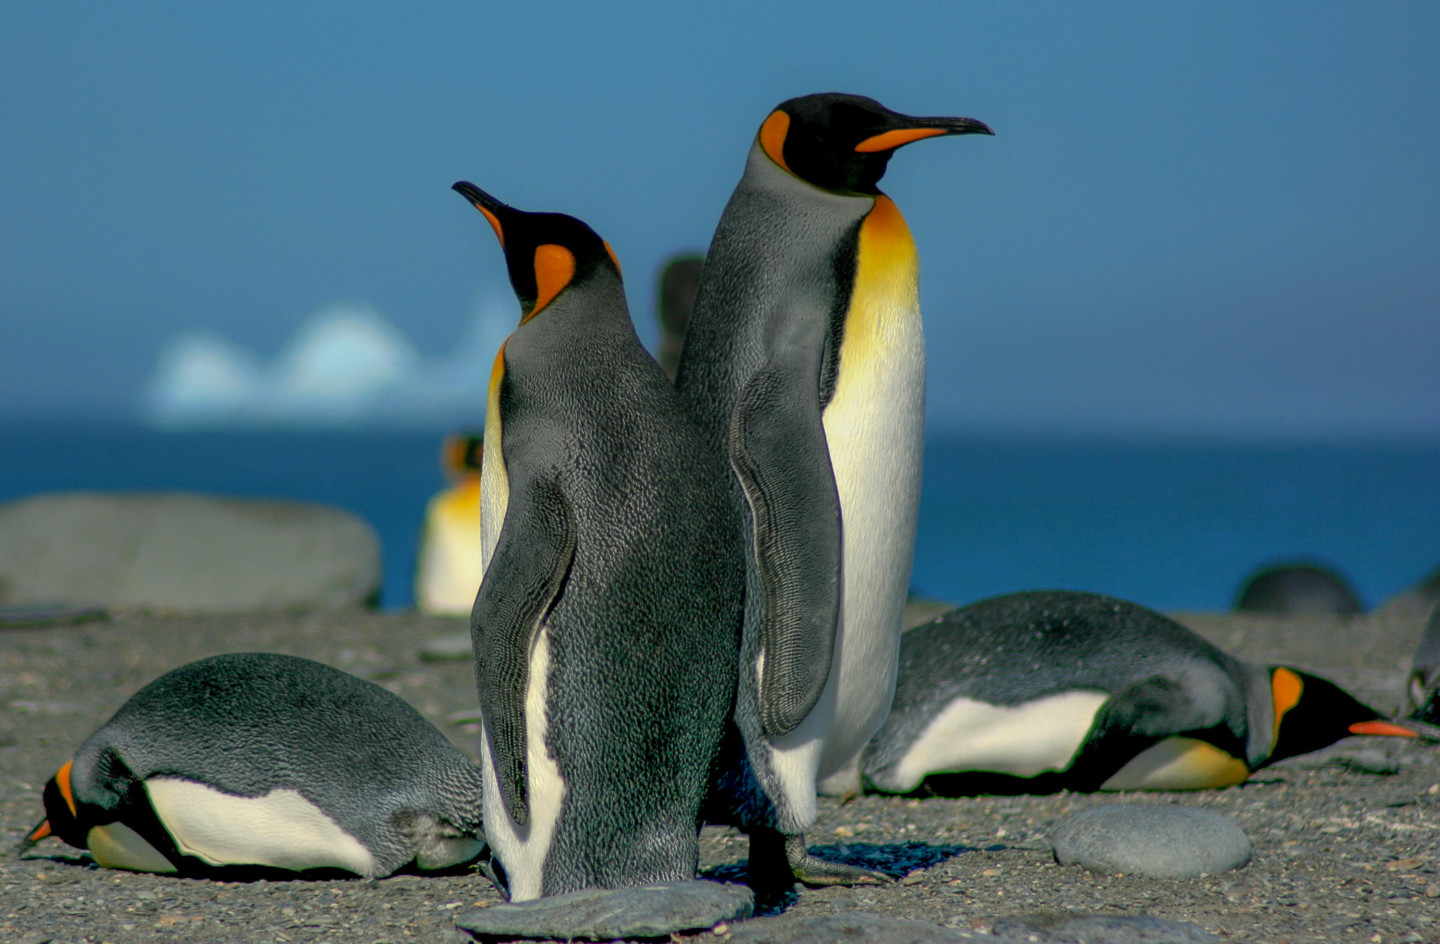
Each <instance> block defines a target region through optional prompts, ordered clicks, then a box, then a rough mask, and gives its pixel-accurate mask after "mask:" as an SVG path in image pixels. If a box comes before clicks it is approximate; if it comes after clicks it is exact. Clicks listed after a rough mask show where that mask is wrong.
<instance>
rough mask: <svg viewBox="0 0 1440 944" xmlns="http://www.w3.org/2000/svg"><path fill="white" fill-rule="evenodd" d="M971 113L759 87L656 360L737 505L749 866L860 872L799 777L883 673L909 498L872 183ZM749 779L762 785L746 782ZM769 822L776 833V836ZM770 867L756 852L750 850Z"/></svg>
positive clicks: (907, 441)
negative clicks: (671, 357)
mask: <svg viewBox="0 0 1440 944" xmlns="http://www.w3.org/2000/svg"><path fill="white" fill-rule="evenodd" d="M975 133H980V134H991V133H993V132H991V131H990V129H989V128H988V127H987V126H986V125H984V124H983V123H981V122H979V121H976V120H974V119H971V118H912V117H909V116H906V115H901V114H897V113H896V112H893V111H890V110H889V109H887V108H885V107H884V106H882V105H881V104H880V103H878V102H876V101H874V100H872V99H869V98H861V97H859V96H855V95H842V94H835V93H831V94H821V95H808V96H805V97H802V98H794V99H790V100H789V101H786V102H783V103H782V104H780V105H779V106H778V107H777V108H776V109H775V110H774V111H773V112H771V113H770V115H769V117H767V118H766V119H765V121H764V123H763V124H762V125H761V127H760V131H759V133H758V135H757V136H756V138H755V141H754V144H753V145H752V146H751V148H750V154H749V157H748V159H747V163H746V167H745V173H744V175H743V176H742V177H741V179H740V184H739V186H738V187H736V189H735V192H734V194H733V195H732V196H731V197H730V202H729V204H728V205H727V206H726V208H725V212H724V215H723V216H722V217H721V219H720V223H719V226H718V228H717V229H716V232H715V237H714V240H713V241H712V242H711V244H710V250H709V253H708V254H707V257H706V261H705V266H704V271H703V272H702V274H701V277H700V287H699V293H698V297H697V298H696V302H695V310H694V313H693V315H692V318H691V322H690V327H689V330H688V333H687V335H686V339H685V346H684V349H683V350H682V352H681V356H680V367H679V373H678V376H677V379H676V385H677V389H678V390H679V391H680V394H681V397H682V398H683V400H684V402H685V405H686V408H687V409H688V410H689V411H690V412H691V415H693V416H695V417H696V418H697V419H698V420H699V422H700V424H701V426H702V427H703V428H704V430H705V434H706V435H707V436H708V437H709V441H710V444H711V446H712V448H714V449H716V450H720V451H721V452H722V454H727V455H728V456H729V459H730V463H731V466H732V467H733V469H734V473H735V474H734V480H735V489H734V491H735V496H734V500H735V501H736V502H737V504H738V505H739V507H740V509H741V511H742V516H743V520H744V522H745V527H746V532H745V557H746V594H745V630H744V636H743V643H742V652H741V670H740V671H741V678H740V692H739V698H738V701H737V706H736V718H735V720H736V724H737V726H738V729H739V735H740V738H741V739H742V740H743V743H744V753H745V755H746V758H747V761H741V762H740V764H741V766H744V765H745V764H746V763H747V762H748V768H749V770H748V771H747V772H745V773H744V775H743V778H744V779H745V780H746V781H747V782H748V781H749V775H750V774H753V776H754V779H755V781H758V786H759V787H760V788H761V790H763V793H764V798H765V800H762V801H760V802H759V804H758V806H759V807H768V808H766V809H759V808H757V804H756V803H755V802H754V800H755V791H754V790H753V789H748V788H745V789H742V788H740V787H738V786H737V781H736V779H735V778H732V780H731V782H729V783H726V784H722V785H721V786H720V788H719V793H720V794H722V795H728V796H730V797H732V798H734V801H733V802H732V804H731V805H732V807H733V808H732V809H731V810H730V811H729V812H721V813H718V814H717V812H716V811H711V814H710V815H711V816H712V817H714V818H723V817H724V816H729V818H730V820H731V821H732V822H735V823H736V824H737V825H740V826H742V828H745V829H747V830H748V831H749V832H750V836H751V862H752V868H753V867H754V866H755V865H756V864H761V865H762V866H763V864H764V863H766V862H774V861H776V857H777V856H778V855H779V853H780V852H781V851H782V850H783V854H784V857H785V862H786V865H788V874H787V873H784V872H783V871H781V868H780V866H779V865H778V863H777V864H776V865H775V866H774V868H775V870H776V872H777V873H779V874H782V875H786V877H790V878H794V879H799V880H801V881H804V882H806V883H807V884H837V883H852V882H859V881H876V880H879V879H880V876H877V875H875V874H874V873H868V872H864V871H862V870H858V869H853V868H849V867H844V866H836V865H834V864H831V863H826V862H823V861H821V860H819V859H816V858H815V857H813V856H810V855H809V854H808V852H807V851H806V847H805V839H804V835H803V833H804V831H805V830H806V829H807V828H808V827H809V826H810V825H811V823H813V821H814V818H815V812H816V799H815V790H816V782H817V779H824V778H827V777H829V776H831V775H832V774H835V773H837V772H841V771H844V770H845V769H846V765H847V763H848V762H849V761H850V760H851V759H852V758H853V757H854V755H855V754H856V753H857V752H858V751H859V750H860V749H861V748H862V747H863V746H864V745H865V743H866V741H867V740H868V739H869V738H870V735H871V734H872V733H874V731H875V729H876V728H877V727H878V726H879V725H880V723H881V722H882V721H883V720H884V718H885V713H886V710H887V709H888V708H889V706H890V699H891V695H892V693H893V690H894V686H895V665H896V658H897V653H898V650H899V644H900V620H901V612H902V610H903V608H904V605H905V596H906V590H907V587H908V584H909V579H910V566H911V559H912V556H913V548H914V540H915V523H916V516H917V509H918V502H919V498H920V464H921V451H922V446H923V438H924V429H923V425H924V408H925V344H924V336H923V332H922V329H921V323H920V310H919V290H918V261H917V257H916V252H915V244H914V242H913V240H912V239H911V237H910V231H909V229H908V227H907V226H906V225H905V220H904V218H903V217H902V216H901V215H900V211H899V210H898V209H897V208H896V207H895V204H894V203H893V202H892V201H891V200H890V199H889V198H888V197H886V196H885V195H884V194H882V193H881V192H880V191H879V190H878V189H877V188H876V184H877V183H878V182H879V180H880V178H881V176H882V175H883V174H884V173H885V166H886V164H887V163H888V162H889V160H890V156H891V154H893V153H894V151H895V149H896V148H899V147H901V146H902V145H905V144H908V143H910V142H912V141H918V140H921V139H922V138H929V137H935V136H939V135H954V134H975ZM766 800H768V803H767V802H765V801H766ZM782 837H783V839H782ZM763 867H767V868H768V867H769V866H763Z"/></svg>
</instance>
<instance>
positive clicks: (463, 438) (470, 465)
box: [440, 433, 485, 481]
mask: <svg viewBox="0 0 1440 944" xmlns="http://www.w3.org/2000/svg"><path fill="white" fill-rule="evenodd" d="M484 452H485V437H484V436H483V435H481V434H480V433H452V434H450V435H449V436H446V437H445V444H444V445H443V446H442V447H441V449H440V468H441V470H442V471H443V472H444V473H445V475H446V476H447V477H448V478H450V479H451V480H454V481H459V480H462V479H465V478H467V477H470V476H475V475H479V474H480V457H481V456H482V455H483V454H484Z"/></svg>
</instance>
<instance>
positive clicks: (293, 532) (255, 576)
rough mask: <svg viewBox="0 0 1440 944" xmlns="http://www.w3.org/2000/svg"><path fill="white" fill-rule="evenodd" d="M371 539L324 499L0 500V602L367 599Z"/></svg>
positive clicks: (323, 604) (241, 603)
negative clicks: (0, 502) (318, 501)
mask: <svg viewBox="0 0 1440 944" xmlns="http://www.w3.org/2000/svg"><path fill="white" fill-rule="evenodd" d="M379 586H380V542H379V539H378V538H376V536H375V532H374V530H373V529H372V528H371V527H370V526H369V525H368V524H367V523H365V522H364V521H362V520H361V519H359V518H357V517H355V516H354V515H352V514H349V513H348V512H344V511H340V510H338V509H335V508H328V507H325V506H323V505H314V504H305V503H300V502H283V501H253V500H244V499H236V498H219V497H212V496H204V495H190V494H180V493H170V494H106V493H90V492H74V493H65V494H54V495H38V496H35V497H32V498H26V499H23V500H21V501H17V502H11V503H9V504H6V505H0V604H4V605H7V606H18V605H34V604H51V605H54V604H61V605H72V606H97V605H98V606H118V607H133V608H137V609H144V610H152V611H168V612H191V613H200V612H235V611H244V610H280V609H311V608H315V609H329V608H338V607H345V606H353V605H356V604H362V603H365V602H368V601H371V600H373V599H374V597H375V595H376V594H377V592H378V590H379Z"/></svg>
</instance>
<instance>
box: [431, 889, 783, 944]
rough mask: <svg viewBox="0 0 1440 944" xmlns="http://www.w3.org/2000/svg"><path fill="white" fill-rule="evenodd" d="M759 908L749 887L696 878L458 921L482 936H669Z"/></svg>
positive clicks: (559, 898)
mask: <svg viewBox="0 0 1440 944" xmlns="http://www.w3.org/2000/svg"><path fill="white" fill-rule="evenodd" d="M754 910H755V895H754V893H753V892H751V891H750V889H749V888H747V887H746V886H744V885H722V884H720V883H719V882H706V881H699V880H696V881H689V882H666V883H662V884H658V885H645V886H640V887H637V888H621V889H614V890H608V889H598V888H597V889H586V890H585V891H579V892H571V893H569V894H566V895H552V896H551V897H549V898H537V899H535V900H533V901H525V902H520V903H518V904H504V905H493V906H491V907H489V908H484V909H481V910H478V911H472V912H469V913H468V914H464V915H461V916H460V917H459V918H458V919H457V920H456V921H455V926H456V927H458V928H460V930H462V931H468V932H469V933H470V934H472V935H474V936H475V938H477V939H478V940H481V941H502V940H504V941H508V940H512V939H514V938H517V937H519V938H539V939H542V940H561V941H569V940H588V941H610V940H614V939H616V938H626V939H630V938H668V937H669V936H670V935H671V934H675V933H679V932H684V931H703V930H709V929H710V928H713V927H714V926H715V925H717V924H722V923H724V922H728V921H739V920H741V919H744V918H748V917H749V916H750V915H751V914H752V913H754Z"/></svg>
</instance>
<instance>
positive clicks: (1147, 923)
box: [990, 915, 1219, 944]
mask: <svg viewBox="0 0 1440 944" xmlns="http://www.w3.org/2000/svg"><path fill="white" fill-rule="evenodd" d="M990 933H991V934H992V935H994V937H992V938H991V940H992V941H995V942H1001V941H1009V940H1012V939H1013V940H1016V941H1040V942H1042V944H1213V942H1215V941H1218V940H1219V938H1217V937H1216V936H1215V935H1213V934H1211V933H1210V932H1209V931H1206V930H1204V929H1203V928H1200V927H1197V926H1195V925H1193V924H1190V923H1189V922H1187V921H1166V920H1165V919H1163V918H1151V917H1148V916H1144V915H1140V916H1136V917H1121V916H1115V915H1060V916H1054V915H1046V916H1043V917H1033V918H1002V919H1000V920H999V921H996V922H995V926H994V927H993V928H991V929H990Z"/></svg>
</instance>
